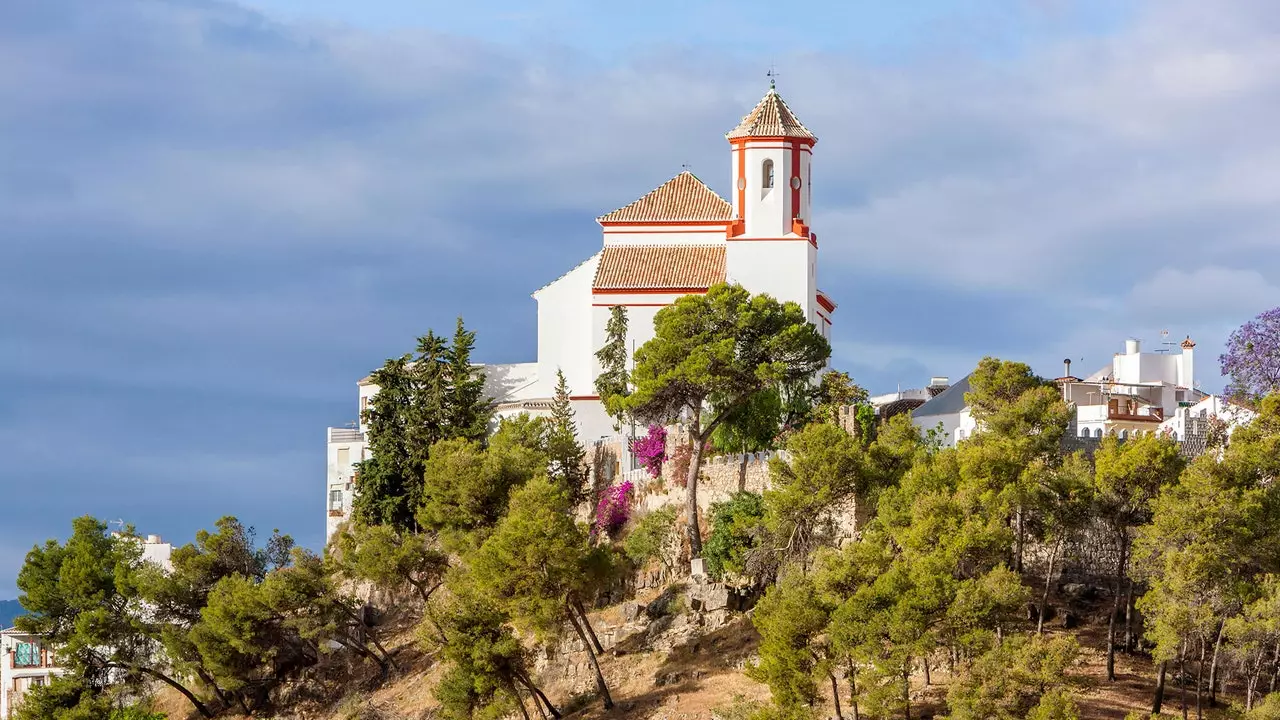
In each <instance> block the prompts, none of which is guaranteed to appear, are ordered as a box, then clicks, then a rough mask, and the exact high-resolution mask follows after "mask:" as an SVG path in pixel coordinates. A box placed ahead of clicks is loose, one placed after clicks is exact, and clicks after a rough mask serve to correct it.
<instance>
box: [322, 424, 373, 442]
mask: <svg viewBox="0 0 1280 720" xmlns="http://www.w3.org/2000/svg"><path fill="white" fill-rule="evenodd" d="M329 442H331V443H335V442H364V433H362V432H360V431H359V430H356V429H353V428H334V427H331V428H329Z"/></svg>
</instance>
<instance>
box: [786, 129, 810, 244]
mask: <svg viewBox="0 0 1280 720" xmlns="http://www.w3.org/2000/svg"><path fill="white" fill-rule="evenodd" d="M798 179H800V141H798V140H797V141H795V142H793V143H791V177H790V178H788V179H787V184H788V185H790V186H791V217H793V218H800V188H798V187H796V184H795V182H794V181H795V180H798ZM801 182H803V181H801ZM796 234H797V235H800V234H802V233H796ZM803 234H804V235H808V234H809V233H808V231H807V230H806V231H805V232H804V233H803Z"/></svg>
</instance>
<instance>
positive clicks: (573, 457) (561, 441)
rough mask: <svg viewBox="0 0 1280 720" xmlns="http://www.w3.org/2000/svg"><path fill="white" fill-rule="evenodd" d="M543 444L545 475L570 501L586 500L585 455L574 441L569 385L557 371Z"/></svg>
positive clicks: (575, 428)
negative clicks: (567, 494) (554, 390)
mask: <svg viewBox="0 0 1280 720" xmlns="http://www.w3.org/2000/svg"><path fill="white" fill-rule="evenodd" d="M545 442H546V446H545V447H546V454H547V459H548V461H549V466H548V469H547V475H548V476H550V478H551V479H552V480H554V481H555V482H558V483H560V484H561V485H562V486H564V489H565V491H566V492H568V493H569V497H570V498H571V499H572V500H573V501H574V502H582V501H583V500H585V499H587V471H588V468H587V463H586V458H587V452H586V450H583V449H582V445H581V444H580V443H579V442H578V434H577V427H576V425H575V424H574V420H573V404H572V403H571V402H570V401H569V385H568V383H566V382H565V379H564V373H563V372H560V371H559V370H557V371H556V392H555V398H554V399H553V400H552V403H551V417H550V420H549V422H548V423H547V434H546V441H545Z"/></svg>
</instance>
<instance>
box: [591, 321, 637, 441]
mask: <svg viewBox="0 0 1280 720" xmlns="http://www.w3.org/2000/svg"><path fill="white" fill-rule="evenodd" d="M604 333H605V342H604V346H603V347H601V348H600V349H599V350H597V351H596V360H597V361H599V363H600V374H599V375H597V376H596V382H595V389H596V394H597V395H599V396H600V401H601V402H603V403H604V406H605V410H606V411H607V412H608V413H609V415H610V416H612V417H613V418H614V419H615V423H614V426H613V429H614V430H618V429H619V428H620V427H621V426H622V421H623V418H625V417H626V414H627V411H626V399H627V396H628V395H630V394H631V376H630V374H628V373H627V358H628V357H630V354H631V353H630V352H629V351H628V349H627V308H626V306H625V305H614V306H613V307H611V308H609V322H608V323H607V324H606V325H605V328H604Z"/></svg>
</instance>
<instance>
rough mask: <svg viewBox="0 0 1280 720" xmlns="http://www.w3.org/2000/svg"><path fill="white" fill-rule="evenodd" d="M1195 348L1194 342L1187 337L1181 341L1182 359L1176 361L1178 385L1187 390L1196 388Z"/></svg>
mask: <svg viewBox="0 0 1280 720" xmlns="http://www.w3.org/2000/svg"><path fill="white" fill-rule="evenodd" d="M1195 347H1196V344H1195V341H1193V340H1192V339H1191V336H1190V335H1188V336H1187V339H1186V340H1183V341H1182V357H1181V358H1179V359H1178V384H1179V385H1181V386H1182V387H1184V388H1187V389H1188V390H1190V389H1193V388H1195V386H1196V355H1195ZM1187 399H1188V400H1190V399H1191V398H1190V397H1188V398H1187Z"/></svg>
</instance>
